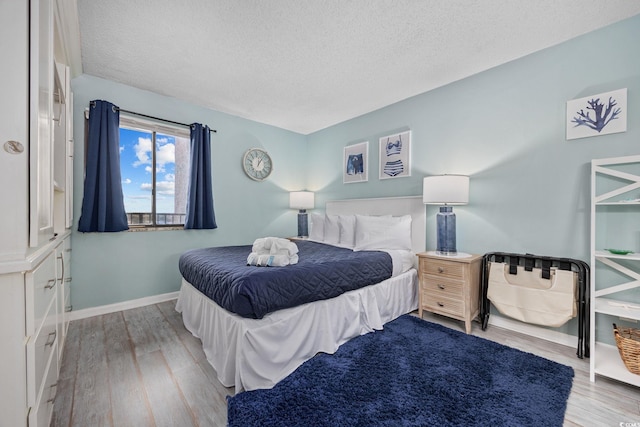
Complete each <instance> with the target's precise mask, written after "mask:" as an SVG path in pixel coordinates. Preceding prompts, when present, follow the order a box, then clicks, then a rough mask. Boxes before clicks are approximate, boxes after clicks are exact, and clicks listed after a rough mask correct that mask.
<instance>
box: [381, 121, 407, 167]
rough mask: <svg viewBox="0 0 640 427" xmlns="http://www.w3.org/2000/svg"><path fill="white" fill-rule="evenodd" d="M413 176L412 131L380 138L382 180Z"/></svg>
mask: <svg viewBox="0 0 640 427" xmlns="http://www.w3.org/2000/svg"><path fill="white" fill-rule="evenodd" d="M405 176H411V131H409V130H408V131H404V132H401V133H395V134H393V135H387V136H383V137H382V138H380V179H389V178H402V177H405Z"/></svg>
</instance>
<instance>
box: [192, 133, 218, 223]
mask: <svg viewBox="0 0 640 427" xmlns="http://www.w3.org/2000/svg"><path fill="white" fill-rule="evenodd" d="M190 172H191V177H190V181H189V196H188V199H187V218H186V220H185V222H184V228H191V229H205V228H209V229H211V228H218V226H217V225H216V215H215V213H214V212H213V186H212V184H211V136H210V131H209V126H202V125H201V124H200V123H194V124H192V125H191V171H190Z"/></svg>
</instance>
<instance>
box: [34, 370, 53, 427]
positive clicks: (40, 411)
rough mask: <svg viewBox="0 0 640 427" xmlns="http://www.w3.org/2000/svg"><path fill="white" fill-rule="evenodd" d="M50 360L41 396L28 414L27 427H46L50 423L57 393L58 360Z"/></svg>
mask: <svg viewBox="0 0 640 427" xmlns="http://www.w3.org/2000/svg"><path fill="white" fill-rule="evenodd" d="M50 360H51V363H50V364H49V365H48V367H49V370H48V371H47V377H46V379H45V381H46V382H45V384H44V387H43V389H42V395H41V396H40V400H39V401H38V402H37V406H33V407H32V409H31V412H30V413H29V426H37V427H48V426H49V423H50V421H51V413H52V411H53V403H54V401H55V397H56V391H57V390H56V389H57V382H56V379H57V377H58V359H57V358H55V357H52V358H51V359H50Z"/></svg>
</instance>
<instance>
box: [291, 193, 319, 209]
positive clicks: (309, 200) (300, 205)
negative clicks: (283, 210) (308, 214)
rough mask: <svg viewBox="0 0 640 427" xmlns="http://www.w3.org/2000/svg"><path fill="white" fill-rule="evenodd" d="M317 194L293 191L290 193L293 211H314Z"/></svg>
mask: <svg viewBox="0 0 640 427" xmlns="http://www.w3.org/2000/svg"><path fill="white" fill-rule="evenodd" d="M314 201H315V193H313V192H312V191H292V192H290V193H289V207H290V208H291V209H313V207H314Z"/></svg>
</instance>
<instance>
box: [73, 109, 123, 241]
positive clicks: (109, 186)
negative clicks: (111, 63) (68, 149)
mask: <svg viewBox="0 0 640 427" xmlns="http://www.w3.org/2000/svg"><path fill="white" fill-rule="evenodd" d="M119 127H120V110H119V109H118V108H117V107H116V106H115V105H113V104H111V103H110V102H107V101H91V104H90V108H89V136H88V140H87V152H86V169H85V177H84V197H83V198H82V213H81V215H80V221H79V223H78V231H83V232H91V231H98V232H104V231H123V230H128V229H129V226H128V224H127V214H126V213H125V210H124V199H123V197H122V180H121V178H120V130H119Z"/></svg>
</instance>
